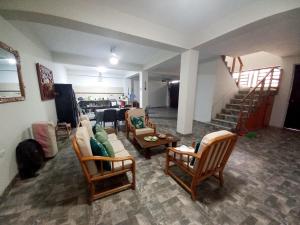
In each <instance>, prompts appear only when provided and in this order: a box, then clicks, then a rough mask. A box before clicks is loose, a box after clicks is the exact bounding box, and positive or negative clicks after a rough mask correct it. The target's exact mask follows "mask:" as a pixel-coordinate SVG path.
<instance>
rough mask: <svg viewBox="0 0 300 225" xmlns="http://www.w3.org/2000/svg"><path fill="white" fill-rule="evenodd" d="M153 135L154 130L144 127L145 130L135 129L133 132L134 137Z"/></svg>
mask: <svg viewBox="0 0 300 225" xmlns="http://www.w3.org/2000/svg"><path fill="white" fill-rule="evenodd" d="M153 133H154V129H152V128H150V127H145V128H141V129H136V130H135V134H136V135H141V134H153Z"/></svg>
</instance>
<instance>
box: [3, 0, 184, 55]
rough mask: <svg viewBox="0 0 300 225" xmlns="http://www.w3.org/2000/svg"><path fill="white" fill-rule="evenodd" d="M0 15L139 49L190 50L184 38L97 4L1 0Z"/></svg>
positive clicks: (173, 31)
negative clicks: (78, 32) (93, 35)
mask: <svg viewBox="0 0 300 225" xmlns="http://www.w3.org/2000/svg"><path fill="white" fill-rule="evenodd" d="M0 9H1V10H0V14H1V15H2V16H3V17H4V18H5V19H7V20H22V21H30V22H36V23H42V24H48V25H53V26H58V27H64V28H68V29H73V30H78V31H82V32H86V33H92V34H98V35H101V36H104V37H109V38H114V39H118V40H123V41H128V42H133V43H136V44H140V45H145V46H149V47H155V48H160V49H165V50H169V51H176V52H181V51H184V50H185V49H186V47H187V43H188V40H187V37H186V35H185V34H183V33H180V32H178V31H175V30H172V29H170V28H168V27H164V26H161V25H158V24H153V23H151V22H149V21H146V20H144V19H142V18H138V17H135V16H132V15H129V14H125V13H122V12H120V11H117V10H114V9H112V8H109V7H105V6H103V5H101V4H100V3H99V2H97V1H93V2H92V4H91V3H89V4H88V3H86V2H85V1H80V0H60V1H55V4H53V2H52V1H43V2H42V3H41V4H37V2H36V0H26V4H24V2H23V1H18V0H1V6H0ZM66 9H67V10H66Z"/></svg>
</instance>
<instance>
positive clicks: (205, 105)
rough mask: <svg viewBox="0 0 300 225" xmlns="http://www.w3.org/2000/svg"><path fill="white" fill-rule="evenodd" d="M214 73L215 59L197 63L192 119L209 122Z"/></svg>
mask: <svg viewBox="0 0 300 225" xmlns="http://www.w3.org/2000/svg"><path fill="white" fill-rule="evenodd" d="M216 73H217V60H216V59H213V60H209V61H206V62H203V63H200V64H199V67H198V79H197V87H196V101H195V109H194V110H195V111H194V119H195V120H197V121H200V122H209V121H210V120H211V114H212V106H213V98H214V90H215V83H216Z"/></svg>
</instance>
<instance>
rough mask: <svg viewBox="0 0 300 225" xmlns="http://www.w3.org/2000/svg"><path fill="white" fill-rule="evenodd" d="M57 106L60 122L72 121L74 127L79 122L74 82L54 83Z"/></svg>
mask: <svg viewBox="0 0 300 225" xmlns="http://www.w3.org/2000/svg"><path fill="white" fill-rule="evenodd" d="M54 88H55V106H56V114H57V119H58V122H59V123H63V122H66V123H70V124H71V126H72V127H73V128H75V127H77V124H78V108H77V102H76V97H75V93H74V90H73V88H72V84H54Z"/></svg>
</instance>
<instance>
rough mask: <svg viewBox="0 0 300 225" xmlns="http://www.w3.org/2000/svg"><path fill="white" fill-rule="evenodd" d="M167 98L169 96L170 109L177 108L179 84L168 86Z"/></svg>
mask: <svg viewBox="0 0 300 225" xmlns="http://www.w3.org/2000/svg"><path fill="white" fill-rule="evenodd" d="M169 94H170V95H169V96H170V107H171V108H176V109H177V108H178V98H179V83H170V84H169Z"/></svg>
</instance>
